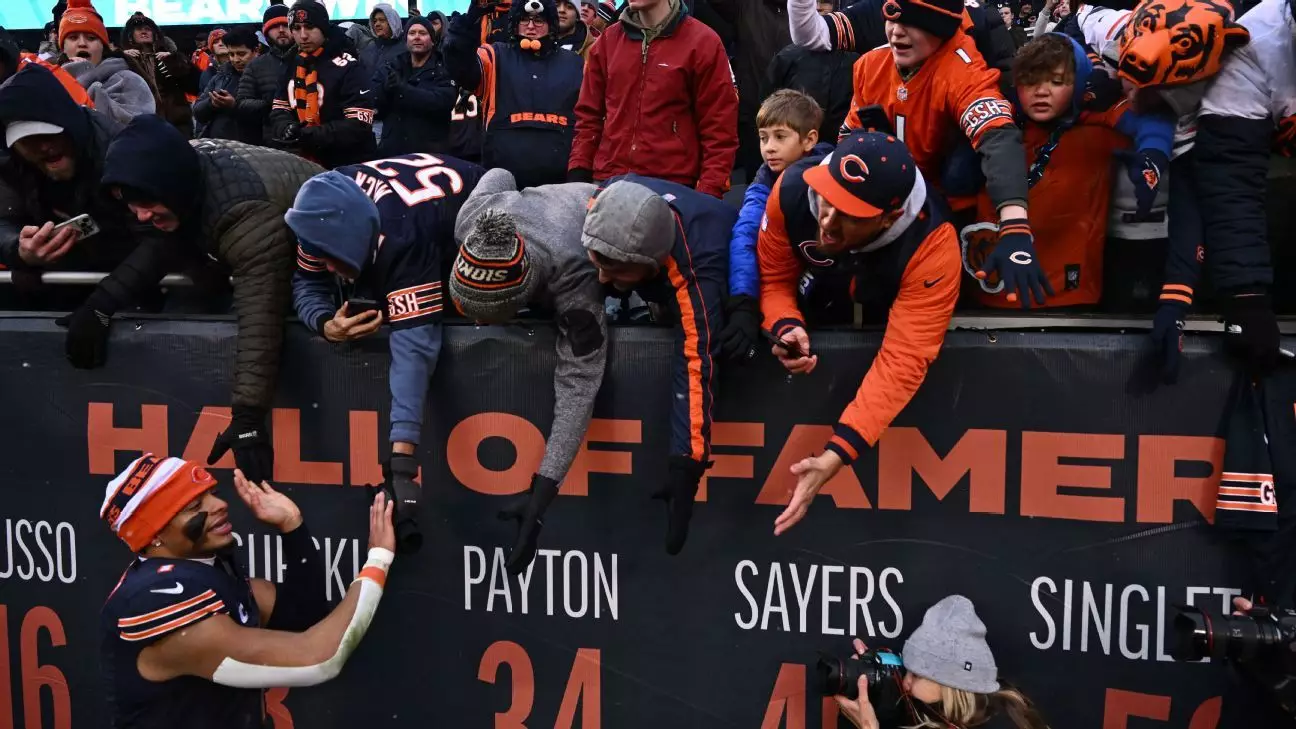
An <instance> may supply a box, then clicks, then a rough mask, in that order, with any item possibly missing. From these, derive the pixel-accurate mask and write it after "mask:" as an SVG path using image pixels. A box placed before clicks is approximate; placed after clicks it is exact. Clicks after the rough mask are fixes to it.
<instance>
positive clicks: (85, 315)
mask: <svg viewBox="0 0 1296 729" xmlns="http://www.w3.org/2000/svg"><path fill="white" fill-rule="evenodd" d="M54 323H55V324H57V325H59V326H61V327H66V328H67V330H68V333H67V344H66V345H65V351H66V353H67V358H68V361H69V362H71V363H72V366H73V367H76V368H77V369H79V370H92V369H94V368H96V367H102V366H103V364H104V362H105V361H106V360H107V359H108V329H109V327H110V325H111V324H112V317H111V316H110V315H108V314H105V313H103V312H102V311H99V310H98V309H95V308H93V307H92V306H90V305H83V306H82V307H81V308H79V309H77V310H76V311H74V312H72V313H71V314H68V315H66V316H62V317H59V318H58V319H55V320H54Z"/></svg>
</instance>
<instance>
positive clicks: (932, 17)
mask: <svg viewBox="0 0 1296 729" xmlns="http://www.w3.org/2000/svg"><path fill="white" fill-rule="evenodd" d="M882 17H883V18H886V19H887V20H890V21H891V22H893V23H900V24H901V25H912V26H913V27H915V28H919V29H921V30H925V31H927V32H928V33H931V34H932V35H934V36H936V37H937V38H940V39H941V40H949V39H950V38H953V37H954V34H955V33H957V32H958V29H959V27H961V26H962V25H963V0H887V1H886V3H885V4H884V5H883V6H882Z"/></svg>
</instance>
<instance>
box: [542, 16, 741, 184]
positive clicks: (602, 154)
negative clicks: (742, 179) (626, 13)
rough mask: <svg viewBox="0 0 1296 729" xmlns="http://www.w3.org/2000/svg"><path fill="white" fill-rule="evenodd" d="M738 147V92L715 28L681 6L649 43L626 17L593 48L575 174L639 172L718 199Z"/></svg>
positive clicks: (601, 176)
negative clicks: (585, 172)
mask: <svg viewBox="0 0 1296 729" xmlns="http://www.w3.org/2000/svg"><path fill="white" fill-rule="evenodd" d="M737 152H738V91H737V89H736V88H735V87H734V81H733V71H732V70H730V68H729V59H728V58H727V57H726V56H725V50H724V44H722V43H721V42H720V37H719V36H717V35H716V34H715V31H713V30H711V29H710V28H708V27H706V26H705V25H703V24H702V23H701V22H700V21H698V20H696V19H695V18H691V17H689V16H688V15H686V14H685V12H684V11H683V10H680V11H679V13H678V14H677V15H676V18H675V19H674V20H672V21H671V23H670V24H669V25H668V26H667V27H666V29H665V30H664V31H662V33H661V35H659V36H658V37H657V38H655V39H653V40H652V41H651V42H649V43H648V46H647V48H646V49H645V48H644V43H643V32H642V31H641V30H640V29H639V28H638V27H636V26H634V25H632V24H631V23H628V22H627V18H625V17H622V19H621V22H619V23H616V24H614V25H612V26H611V27H609V28H608V29H607V30H605V31H604V32H603V35H601V36H599V39H598V42H596V43H595V44H594V45H593V47H591V48H590V51H589V58H588V59H587V61H586V65H585V78H584V80H583V81H582V83H581V90H580V99H579V100H578V101H577V102H576V139H575V141H574V142H573V143H572V152H571V160H570V162H568V165H567V168H568V169H569V170H590V171H592V172H593V175H594V179H595V180H606V179H608V178H610V177H615V176H616V175H622V174H625V173H627V172H634V173H637V174H640V175H645V176H647V177H657V178H660V179H663V180H670V181H671V182H677V183H679V184H681V185H688V186H689V187H693V188H696V189H697V190H698V191H699V192H705V193H707V194H708V195H714V196H716V197H720V196H721V195H723V194H724V192H725V191H726V190H728V189H729V173H730V172H731V171H732V170H733V165H734V156H735V155H736V154H737Z"/></svg>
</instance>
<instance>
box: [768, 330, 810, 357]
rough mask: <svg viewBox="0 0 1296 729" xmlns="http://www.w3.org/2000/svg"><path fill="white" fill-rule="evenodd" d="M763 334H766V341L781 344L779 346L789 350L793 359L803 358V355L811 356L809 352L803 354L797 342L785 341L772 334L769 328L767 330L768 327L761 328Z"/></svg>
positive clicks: (789, 354)
mask: <svg viewBox="0 0 1296 729" xmlns="http://www.w3.org/2000/svg"><path fill="white" fill-rule="evenodd" d="M761 334H764V335H765V341H767V342H769V343H770V344H774V345H777V346H779V347H782V348H783V349H786V350H787V353H788V356H790V357H792V359H801V358H802V357H809V356H810V355H808V354H803V353H802V352H801V348H800V347H798V346H797V345H796V343H794V342H785V341H783V340H782V339H779V338H778V337H776V336H774V335H773V334H771V333H770V332H769V330H767V329H762V330H761Z"/></svg>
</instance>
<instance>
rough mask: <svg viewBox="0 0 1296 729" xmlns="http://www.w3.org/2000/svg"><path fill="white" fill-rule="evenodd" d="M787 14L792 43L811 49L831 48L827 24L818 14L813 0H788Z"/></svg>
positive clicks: (825, 49) (824, 49) (822, 49)
mask: <svg viewBox="0 0 1296 729" xmlns="http://www.w3.org/2000/svg"><path fill="white" fill-rule="evenodd" d="M787 14H788V31H789V32H791V33H792V42H793V43H795V44H797V45H799V46H805V47H806V48H809V49H810V50H812V51H827V50H831V48H832V44H831V43H830V42H829V40H828V24H827V23H825V22H824V19H823V17H822V16H820V15H819V9H818V7H817V6H816V5H815V0H788V4H787Z"/></svg>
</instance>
